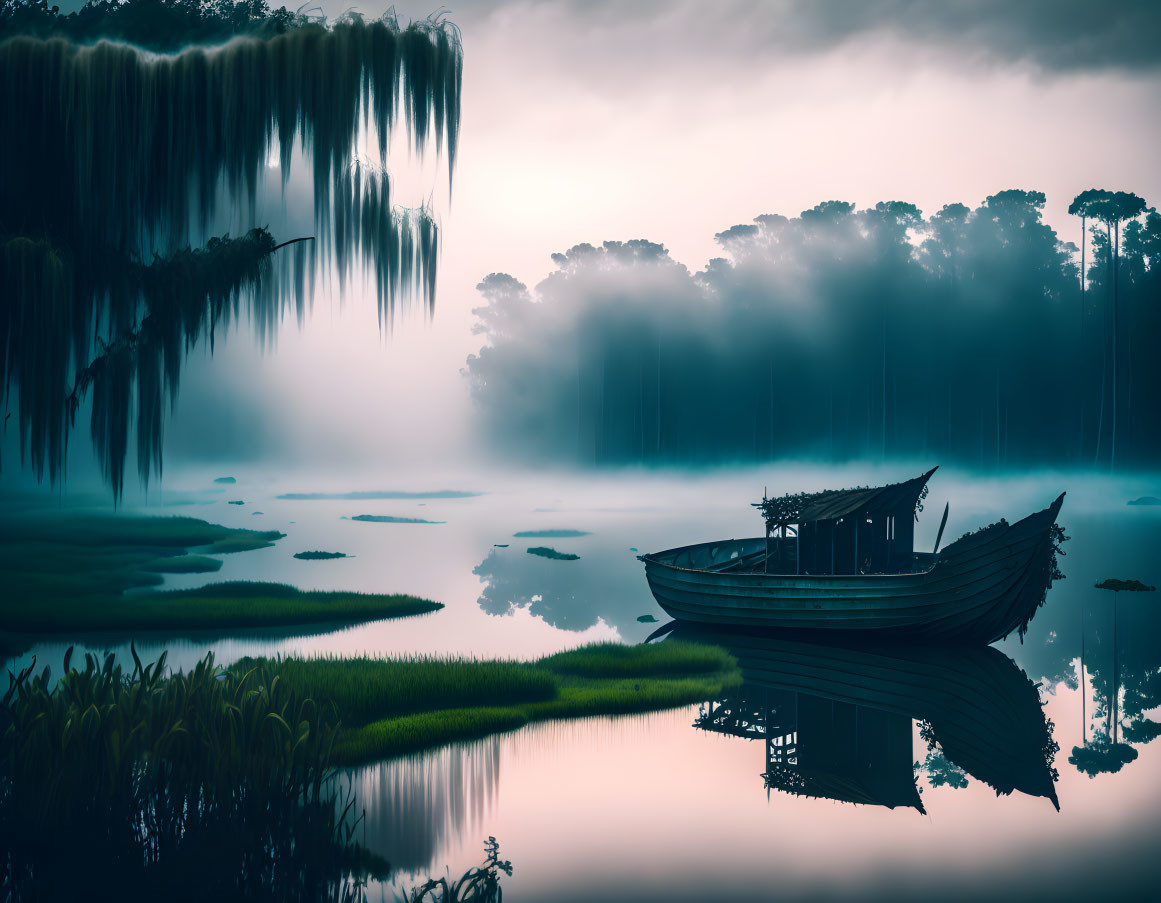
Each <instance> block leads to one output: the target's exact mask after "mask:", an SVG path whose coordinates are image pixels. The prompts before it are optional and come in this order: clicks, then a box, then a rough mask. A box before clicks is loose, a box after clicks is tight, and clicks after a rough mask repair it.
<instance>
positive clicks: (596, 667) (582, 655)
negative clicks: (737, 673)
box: [540, 640, 734, 678]
mask: <svg viewBox="0 0 1161 903" xmlns="http://www.w3.org/2000/svg"><path fill="white" fill-rule="evenodd" d="M540 664H541V665H543V666H544V667H546V668H548V669H550V670H552V671H554V672H555V673H557V674H567V675H570V676H574V677H604V678H609V677H629V676H651V677H656V676H662V675H677V674H710V673H714V672H717V671H722V670H726V669H729V668H732V667H733V664H734V660H733V658H732V657H731V656H730V654H729V653H728V652H726V651H725V650H724V649H722V648H721V647H720V646H707V645H704V644H702V643H687V642H678V641H676V640H670V641H668V642H665V643H657V644H651V645H646V646H624V645H621V644H620V643H596V644H593V645H591V646H582V647H581V648H580V649H573V650H570V651H568V652H558V653H557V654H556V655H550V656H548V657H547V658H542V659H541V660H540Z"/></svg>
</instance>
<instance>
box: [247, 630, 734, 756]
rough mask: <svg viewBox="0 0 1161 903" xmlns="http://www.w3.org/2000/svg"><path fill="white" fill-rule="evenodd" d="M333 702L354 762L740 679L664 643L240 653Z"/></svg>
mask: <svg viewBox="0 0 1161 903" xmlns="http://www.w3.org/2000/svg"><path fill="white" fill-rule="evenodd" d="M255 666H261V667H264V668H266V669H268V670H269V671H270V672H271V673H272V674H275V675H277V676H278V678H279V679H280V680H281V681H284V682H285V683H286V684H287V685H288V686H290V687H291V688H292V689H293V690H294V692H295V694H296V695H300V696H301V695H308V696H311V697H313V698H314V699H316V700H319V701H320V702H322V703H324V704H328V705H333V706H334V708H335V710H336V712H337V713H338V716H339V718H340V720H341V722H342V724H343V730H342V731H341V732H340V734H339V740H338V743H337V746H336V756H337V757H338V760H339V761H340V762H341V763H343V764H356V763H359V762H367V761H372V760H375V759H381V758H385V757H388V756H394V755H400V754H403V753H407V752H412V751H415V750H418V749H424V748H427V747H431V746H438V745H440V744H443V743H448V742H451V741H453V740H467V739H474V738H477V737H481V736H485V735H488V734H492V733H496V732H499V731H506V730H512V729H514V728H517V727H521V726H522V725H524V724H527V723H529V722H533V721H543V720H548V719H560V718H581V717H589V716H595V715H620V714H627V713H632V712H648V711H657V710H659V709H666V708H673V707H675V706H681V705H688V704H690V703H693V702H699V701H701V700H704V699H708V698H710V697H713V696H716V695H718V694H720V693H721V691H722V690H723V689H724V688H725V687H728V686H733V685H735V684H736V683H737V682H738V681H740V679H741V677H740V673H739V671H738V670H737V663H736V662H735V661H734V659H733V658H732V657H731V656H730V655H729V654H728V653H726V652H725V650H723V649H719V648H717V647H711V646H703V645H700V644H694V643H683V642H678V641H672V640H671V641H667V642H665V643H661V644H657V645H650V646H618V645H616V644H612V643H605V644H599V645H594V646H586V647H584V648H581V649H576V650H573V651H571V652H563V653H559V654H557V655H552V656H548V657H546V658H542V659H540V660H538V661H535V662H511V661H474V660H464V659H434V658H410V659H387V660H381V659H366V658H362V659H353V660H351V659H332V658H320V659H281V660H276V661H268V660H262V659H245V660H243V661H241V662H239V663H238V664H236V665H235V666H234V667H235V668H239V669H247V668H251V667H255Z"/></svg>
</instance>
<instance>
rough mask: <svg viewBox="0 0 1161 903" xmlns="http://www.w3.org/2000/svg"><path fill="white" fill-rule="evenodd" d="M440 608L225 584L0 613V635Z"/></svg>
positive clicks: (403, 600) (407, 600)
mask: <svg viewBox="0 0 1161 903" xmlns="http://www.w3.org/2000/svg"><path fill="white" fill-rule="evenodd" d="M441 608H443V605H441V604H440V603H439V602H432V601H431V600H429V599H420V598H418V597H416V596H402V595H384V594H379V593H353V592H323V591H317V590H301V589H296V588H295V587H293V586H286V585H285V584H281V583H258V582H248V581H231V582H226V583H211V584H209V585H208V586H202V587H199V588H197V589H182V590H170V591H168V592H153V593H142V594H135V595H129V596H123V597H120V598H108V599H103V600H99V601H97V600H93V599H91V598H90V599H84V598H79V599H74V598H71V597H67V596H63V597H60V598H58V599H57V600H56V601H55V602H54V603H53V604H52V605H45V604H43V603H40V602H38V601H36V600H33V601H26V602H24V603H23V604H21V603H17V604H10V605H7V606H5V607H3V608H0V630H10V631H17V632H27V633H68V634H72V633H81V632H86V631H107V630H109V631H114V630H117V631H132V630H199V629H210V628H242V627H263V626H277V625H286V624H319V623H326V622H342V621H377V620H380V619H383V618H401V617H406V616H407V615H416V614H424V613H426V612H431V611H437V610H439V609H441Z"/></svg>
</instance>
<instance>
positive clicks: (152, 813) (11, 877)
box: [0, 649, 388, 901]
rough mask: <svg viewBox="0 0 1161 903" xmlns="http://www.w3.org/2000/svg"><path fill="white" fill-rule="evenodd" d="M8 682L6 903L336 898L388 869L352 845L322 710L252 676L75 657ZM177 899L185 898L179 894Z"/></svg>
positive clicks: (330, 725)
mask: <svg viewBox="0 0 1161 903" xmlns="http://www.w3.org/2000/svg"><path fill="white" fill-rule="evenodd" d="M71 655H72V650H71V649H70V650H69V651H68V652H67V653H66V654H65V662H64V674H63V676H62V677H61V678H60V679H59V680H55V681H54V680H53V679H52V678H51V674H50V670H49V669H48V668H45V669H44V670H43V671H42V672H41V673H40V674H34V673H33V668H34V666H29V667H28V668H27V669H25V670H24V671H22V672H20V673H19V674H18V675H10V677H9V687H8V690H7V692H6V693H5V694H4V697H3V704H2V705H0V848H3V850H4V851H5V853H4V855H3V857H0V885H2V886H3V887H4V888H5V889H6V891H7V896H8V898H9V899H12V900H18V901H19V900H44V899H53V900H56V899H86V898H90V897H92V896H93V888H94V887H97V888H118V889H121V890H122V891H124V892H126V893H128V894H129V895H130V896H132V898H133V899H165V898H172V897H173V892H174V889H175V888H177V889H185V890H188V889H189V888H193V887H196V888H198V895H199V896H201V895H207V894H208V895H210V896H217V897H219V898H221V899H260V900H279V901H282V900H303V901H306V900H349V899H353V898H354V897H355V896H357V895H358V891H359V889H360V886H361V884H362V883H363V882H364V881H365V879H366V878H367V877H370V876H374V877H385V875H386V873H387V870H388V869H387V864H386V863H385V862H383V860H382V859H380V858H379V857H377V856H375V855H373V854H371V853H370V852H368V851H367V850H366V849H364V848H362V847H360V846H359V845H358V843H357V842H356V841H355V837H356V836H357V828H358V824H357V819H355V818H353V817H352V813H353V811H354V800H353V799H352V798H351V796H350V795H349V793H348V794H346V795H345V796H344V795H343V794H342V793H341V792H340V788H339V787H338V784H337V781H336V778H335V772H334V771H333V770H332V768H331V756H332V751H333V747H334V743H335V740H336V737H337V734H338V725H337V722H336V721H335V719H334V715H333V711H332V710H331V709H330V708H328V707H327V706H325V705H319V704H316V702H315V701H314V700H312V699H311V698H310V697H307V696H302V695H299V694H297V693H296V692H295V691H294V690H293V689H292V688H290V687H289V686H287V685H285V684H282V683H280V682H279V681H278V680H277V679H275V678H274V677H273V675H271V674H270V673H269V672H267V671H264V670H263V669H261V668H256V669H251V670H246V671H239V670H224V669H221V668H218V667H215V665H214V661H213V657H212V656H207V657H206V658H205V659H204V660H203V661H201V662H200V663H199V664H198V665H197V666H196V667H195V668H194V669H193V670H192V671H191V672H190V673H188V674H178V675H174V676H172V677H166V676H164V675H165V673H166V671H165V657H164V656H162V658H161V660H160V661H158V662H157V663H156V665H147V666H142V664H141V662H140V660H139V659H138V658H137V654H136V652H134V653H133V657H134V668H133V670H132V671H131V672H126V671H123V670H122V668H121V666H120V665H119V664H117V663H116V661H115V659H114V657H113V656H112V655H110V656H108V657H107V658H106V659H105V660H104V662H103V663H102V662H101V661H99V660H98V659H97V658H96V657H95V656H93V655H87V656H86V657H85V663H84V666H83V668H81V669H72V668H70V667H69V665H70V658H71ZM181 896H182V898H183V899H184V898H185V895H184V893H183V894H181Z"/></svg>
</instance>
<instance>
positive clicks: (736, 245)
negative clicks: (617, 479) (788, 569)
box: [468, 190, 1161, 467]
mask: <svg viewBox="0 0 1161 903" xmlns="http://www.w3.org/2000/svg"><path fill="white" fill-rule="evenodd" d="M1043 206H1044V195H1043V194H1042V193H1040V192H1034V191H1018V190H1012V191H1003V192H1000V193H998V194H996V195H993V196H991V197H989V198H987V199H986V200H985V201H984V203H983V204H982V205H981V206H980V207H978V208H976V209H975V210H971V209H969V208H968V207H966V206H964V205H962V204H950V205H948V206H945V207H944V208H943V209H941V210H940V211H939V212H938V213H936V214H935V215H933V216H930V217H927V218H924V217H923V215H922V214H921V212H920V211H919V210H918V209H917V208H916V207H915V206H914V205H912V204H907V203H900V202H889V203H880V204H877V205H876V206H875V207H873V208H870V209H867V210H855V209H854V207H853V205H851V204H848V203H843V202H838V201H829V202H826V203H822V204H819V205H818V206H817V207H815V208H813V209H811V210H807V211H804V212H803V213H802V214H801V215H799V216H798V217H795V218H793V219H787V218H786V217H783V216H777V215H767V216H760V217H758V218H757V219H756V220H755V221H754V223H753V224H748V225H740V226H735V227H733V228H732V229H729V230H727V231H725V232H722V233H720V234H718V235H717V236H716V237H717V240H718V241H719V243H720V244H721V246H722V247H723V249H724V250H725V252H726V253H727V254H728V255H729V258H728V259H723V258H718V259H714V260H711V261H710V262H709V264H708V265H707V266H706V268H705V270H704V271H702V272H700V273H697V274H690V273H689V272H688V271H687V270H686V269H685V268H684V267H683V266H681V265H680V264H678V263H676V262H674V261H673V260H672V259H671V258H670V257H669V255H668V252H667V251H666V249H665V248H663V247H662V246H660V245H657V244H653V243H651V242H647V241H631V242H624V243H622V242H606V243H605V244H604V245H603V246H602V247H599V248H596V247H593V246H591V245H587V244H582V245H577V246H575V247H573V248H571V249H570V250H569V251H568V252H566V253H564V254H556V255H554V256H553V260H554V262H555V263H556V265H557V269H556V271H555V272H553V273H552V274H551V275H550V276H548V278H547V279H545V280H544V281H543V282H542V283H541V284H540V285H539V286H537V287H536V289H535V292H534V293H530V292H529V291H528V290H527V289H526V288H525V286H524V285H522V284H521V283H519V282H517V281H516V280H515V279H513V278H512V277H511V276H507V275H504V274H492V275H490V276H488V277H487V278H486V279H485V280H484V281H483V282H482V283H481V284H480V286H479V288H480V291H481V292H482V293H483V294H484V297H485V298H486V299H487V303H486V305H485V306H484V307H482V308H480V309H478V310H477V311H476V314H477V316H478V318H479V325H478V326H477V327H476V328H477V331H478V332H480V333H481V334H483V335H484V337H485V338H486V340H487V344H486V346H485V347H484V348H483V350H482V351H481V352H480V354H479V355H473V356H471V357H470V358H469V359H468V374H469V376H470V379H471V382H472V391H473V395H474V398H475V400H476V401H477V402H478V406H479V409H480V411H481V413H482V414H483V420H484V424H485V429H486V431H487V432H488V433H489V434H490V435H491V437H492V438H493V439H494V440H495V441H496V442H497V443H498V444H499V445H501V447H503V448H504V449H505V450H506V451H508V452H509V453H515V454H525V455H532V456H539V457H543V458H551V459H558V460H570V461H576V462H580V463H595V464H620V463H633V462H648V463H696V462H713V461H726V460H743V461H744V460H750V461H756V460H770V459H774V458H785V457H794V456H821V457H824V458H828V459H846V458H868V457H869V458H876V457H880V456H882V457H887V456H909V457H920V458H923V459H924V460H939V461H951V460H955V461H959V462H961V463H964V464H968V465H973V466H1004V465H1026V464H1033V463H1053V464H1069V465H1090V464H1097V465H1100V466H1105V467H1108V466H1112V465H1113V463H1114V461H1115V466H1118V467H1121V466H1125V467H1132V466H1152V465H1156V464H1157V463H1158V461H1159V460H1161V459H1159V452H1161V422H1159V416H1158V415H1159V413H1161V354H1159V349H1158V344H1159V341H1161V216H1158V214H1157V213H1156V211H1155V210H1153V209H1148V210H1146V209H1145V208H1144V203H1143V201H1141V199H1140V198H1137V197H1136V196H1134V195H1129V194H1125V193H1119V192H1118V193H1115V194H1114V193H1112V192H1102V191H1090V192H1086V193H1085V194H1083V195H1081V196H1079V197H1078V198H1077V201H1076V202H1075V203H1074V205H1073V212H1075V213H1077V214H1078V215H1084V216H1085V219H1084V220H1083V221H1082V220H1080V219H1078V220H1077V228H1076V232H1077V235H1076V238H1077V241H1078V242H1079V241H1080V240H1081V235H1082V234H1083V232H1082V230H1086V231H1087V233H1088V234H1087V235H1086V236H1085V254H1084V267H1085V280H1084V285H1083V288H1082V280H1081V272H1080V270H1081V263H1082V261H1081V251H1080V247H1079V246H1078V245H1076V244H1072V243H1065V242H1063V241H1062V240H1061V238H1060V237H1059V236H1058V235H1057V234H1056V232H1055V231H1054V230H1053V229H1051V228H1050V227H1049V226H1047V225H1046V224H1045V223H1044V222H1043V221H1042V218H1041V212H1042V209H1043ZM1118 249H1119V250H1118ZM1118 258H1119V262H1116V261H1118ZM1115 262H1116V263H1115Z"/></svg>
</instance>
